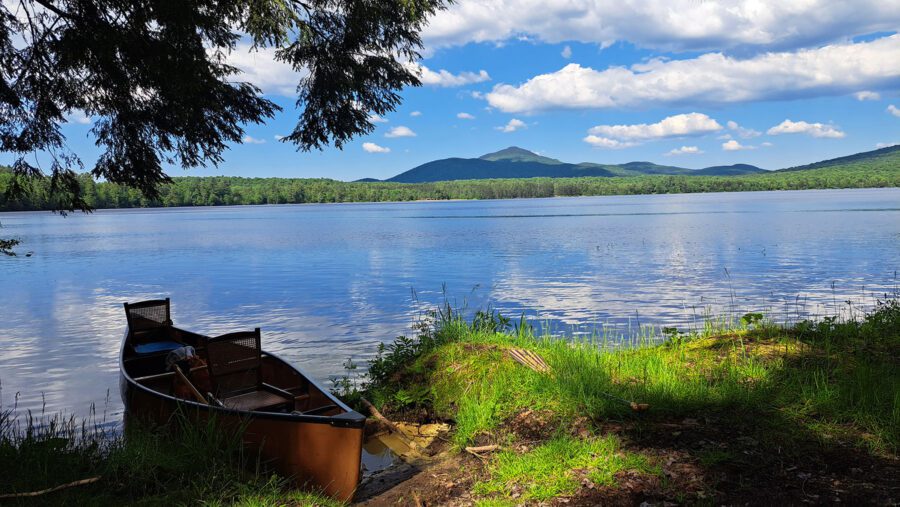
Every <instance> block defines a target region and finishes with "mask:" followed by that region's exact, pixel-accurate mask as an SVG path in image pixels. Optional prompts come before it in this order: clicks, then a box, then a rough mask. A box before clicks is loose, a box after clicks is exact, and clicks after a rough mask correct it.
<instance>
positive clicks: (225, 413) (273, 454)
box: [120, 366, 365, 501]
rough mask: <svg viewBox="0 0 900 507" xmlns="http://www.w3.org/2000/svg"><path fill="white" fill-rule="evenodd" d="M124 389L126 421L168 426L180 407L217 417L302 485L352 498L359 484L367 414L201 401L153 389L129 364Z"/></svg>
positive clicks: (204, 417) (200, 418)
mask: <svg viewBox="0 0 900 507" xmlns="http://www.w3.org/2000/svg"><path fill="white" fill-rule="evenodd" d="M120 391H121V395H122V401H123V403H124V405H125V424H126V425H127V424H128V422H129V421H130V420H141V421H144V422H149V423H151V424H155V425H165V424H167V423H168V422H169V421H170V420H171V419H172V417H173V416H175V414H176V413H178V412H179V411H180V412H181V413H183V414H187V415H188V416H189V417H190V418H191V419H193V420H196V421H197V422H205V421H208V420H209V419H211V418H214V419H215V421H216V425H217V426H220V427H222V428H223V429H238V428H242V427H243V428H244V431H243V440H244V443H245V445H246V446H248V448H251V449H253V450H254V451H257V450H258V452H259V457H260V461H261V462H262V463H263V464H264V465H265V466H266V467H269V468H271V469H274V470H275V471H276V472H277V473H278V474H279V475H281V476H282V477H286V478H290V479H292V480H293V481H294V482H295V483H297V484H298V485H299V486H305V487H308V488H310V489H314V490H317V491H320V492H322V493H324V494H326V495H328V496H331V497H333V498H335V499H338V500H341V501H350V500H352V498H353V494H354V493H355V491H356V488H357V485H358V484H359V479H360V465H361V456H362V444H363V437H364V435H363V433H364V430H363V428H364V425H365V417H363V416H362V415H361V414H359V413H357V412H354V411H352V410H349V409H346V410H347V411H346V412H344V413H341V414H339V415H335V416H296V415H292V414H280V413H261V412H241V411H236V410H229V409H224V408H220V407H215V406H210V405H202V404H199V403H196V402H192V401H187V400H182V399H179V398H175V397H173V396H169V395H166V394H163V393H160V392H157V391H154V390H152V389H149V388H148V387H146V386H144V385H142V384H140V383H138V382H137V381H135V380H134V379H133V378H131V377H130V376H129V375H128V374H127V373H126V371H125V368H124V366H122V368H120ZM328 396H329V397H330V394H328ZM335 401H336V402H337V403H338V404H340V406H341V407H342V408H346V407H344V406H343V404H342V403H340V402H339V401H337V400H335ZM242 425H243V426H242Z"/></svg>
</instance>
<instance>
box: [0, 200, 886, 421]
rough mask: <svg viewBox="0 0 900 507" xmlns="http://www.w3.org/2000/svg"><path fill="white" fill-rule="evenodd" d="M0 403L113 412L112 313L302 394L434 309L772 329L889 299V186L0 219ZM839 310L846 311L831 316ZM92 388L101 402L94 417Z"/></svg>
mask: <svg viewBox="0 0 900 507" xmlns="http://www.w3.org/2000/svg"><path fill="white" fill-rule="evenodd" d="M0 223H2V225H3V229H2V230H0V237H18V238H19V239H21V240H22V245H21V246H20V247H19V249H18V250H19V251H20V253H21V254H24V253H25V252H28V251H33V252H34V254H33V255H32V256H31V257H25V256H24V255H20V256H18V257H15V258H5V257H4V258H0V312H2V317H0V382H2V401H3V404H4V407H6V408H9V407H10V406H11V405H12V404H13V400H14V397H15V395H16V393H17V392H19V393H21V394H20V395H19V397H18V406H19V408H20V409H32V410H40V408H41V407H42V405H45V406H46V409H47V410H48V411H58V410H65V411H67V412H70V413H76V414H83V413H85V412H86V411H87V407H88V406H89V405H90V404H91V403H96V404H97V407H98V412H102V411H103V410H106V411H107V414H108V417H110V418H113V419H114V418H116V417H117V416H118V415H119V414H120V413H121V405H120V401H119V398H118V392H117V378H118V377H117V376H118V371H117V368H118V366H117V357H116V356H117V354H118V346H119V341H120V339H121V337H122V332H123V328H124V325H125V319H124V314H123V311H122V303H123V302H125V301H132V302H133V301H139V300H142V299H150V298H159V297H166V296H168V297H171V298H172V311H173V318H174V321H175V323H176V324H177V325H179V326H181V327H185V328H188V329H192V330H196V331H199V332H203V333H207V334H218V333H222V332H226V331H232V330H238V329H251V328H253V327H257V326H259V327H262V329H263V342H264V346H265V347H266V348H267V349H269V350H272V351H273V352H276V353H279V354H281V355H283V357H285V358H286V359H288V360H290V361H293V362H295V363H296V364H298V365H299V366H300V367H301V368H303V369H305V370H306V371H307V372H309V373H312V374H313V375H314V376H316V377H317V378H319V379H327V378H328V377H329V376H330V375H334V374H339V373H341V372H342V369H341V364H342V363H343V362H344V361H345V360H346V359H347V358H348V357H352V358H354V359H355V360H356V361H357V362H363V361H364V360H365V359H366V358H368V357H371V355H372V354H373V352H374V350H375V347H376V345H377V344H378V343H380V342H386V341H390V340H391V339H393V338H394V337H395V336H397V335H399V334H404V333H407V334H408V333H409V332H410V326H411V325H412V323H413V322H414V321H415V320H416V319H417V318H419V317H421V316H422V315H423V313H424V312H426V311H428V310H430V309H433V308H435V307H436V306H437V305H438V304H440V303H441V302H442V301H443V300H444V298H447V299H448V300H449V301H450V303H451V304H453V305H454V306H458V307H465V308H468V309H469V311H471V310H472V309H478V308H483V307H485V306H487V305H489V304H490V305H492V306H493V307H494V308H495V309H497V310H500V311H501V312H502V313H504V314H506V315H509V316H511V317H513V318H517V317H518V316H519V315H521V314H522V313H524V314H525V315H526V316H527V317H528V318H529V319H532V320H534V321H536V322H538V323H540V324H542V325H543V326H545V327H547V328H549V329H550V330H552V331H553V332H556V333H568V334H581V333H591V332H600V331H599V330H600V329H601V328H605V329H606V330H607V331H606V332H607V334H608V335H609V336H611V337H613V338H614V337H616V336H620V335H625V334H627V333H628V332H629V329H631V330H634V329H635V328H636V327H637V326H638V324H641V325H657V326H662V325H674V326H678V327H680V328H682V329H685V328H690V327H692V326H694V325H697V323H698V321H701V320H702V318H703V315H704V312H705V311H709V312H712V313H713V314H721V313H730V314H734V315H739V314H741V313H742V312H746V311H766V312H768V313H769V314H770V315H772V316H773V318H776V319H779V320H796V319H798V318H805V317H806V316H810V315H812V316H815V315H818V316H822V315H828V314H833V313H835V312H838V311H847V310H848V309H850V308H851V307H852V308H860V307H862V306H864V305H871V304H872V303H873V302H874V301H875V298H877V297H878V296H879V295H881V294H884V293H892V292H894V293H895V292H896V291H897V285H898V278H897V274H896V271H897V270H898V269H900V189H872V190H837V191H802V192H758V193H728V194H689V195H653V196H621V197H595V198H559V199H527V200H524V199H523V200H506V201H475V202H472V201H467V202H416V203H395V204H335V205H287V206H256V207H221V208H177V209H154V210H109V211H97V212H95V213H93V214H91V215H82V214H71V215H69V216H68V217H66V218H63V217H60V216H57V215H53V214H51V213H4V214H0ZM847 301H850V302H851V305H848V304H847ZM108 390H109V392H110V393H111V394H110V399H109V401H108V403H107V402H106V401H105V399H106V396H107V391H108Z"/></svg>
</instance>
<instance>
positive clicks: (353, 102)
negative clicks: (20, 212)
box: [0, 0, 446, 209]
mask: <svg viewBox="0 0 900 507" xmlns="http://www.w3.org/2000/svg"><path fill="white" fill-rule="evenodd" d="M445 3H446V0H305V1H298V0H18V1H15V0H13V1H9V2H3V3H2V4H0V73H2V80H0V151H3V152H11V153H14V154H15V155H16V160H15V162H14V164H13V165H12V180H11V182H9V184H8V185H7V189H6V190H7V192H9V194H8V198H10V199H11V198H13V197H15V196H22V195H24V194H25V193H26V192H27V191H28V189H29V187H30V185H33V184H34V182H35V181H36V180H42V179H44V178H47V179H48V181H46V182H43V183H41V184H40V185H42V186H43V187H45V190H46V191H47V192H49V194H50V195H51V196H52V197H51V198H50V199H49V201H47V202H52V203H53V205H54V206H58V207H59V209H78V208H80V209H88V208H90V206H92V203H91V202H89V201H86V200H84V199H83V198H82V197H83V193H82V192H81V191H80V190H79V187H78V182H79V178H78V172H80V171H82V170H84V166H83V163H82V162H81V160H80V158H79V157H78V155H77V154H75V153H73V152H72V151H71V150H69V149H68V148H67V146H66V139H65V136H64V135H63V134H62V132H61V129H60V125H61V124H63V123H64V122H65V121H66V117H67V115H69V114H71V113H72V112H73V111H82V112H83V113H84V114H87V115H89V116H91V117H92V118H96V121H95V122H94V126H93V128H92V129H91V134H92V135H93V137H94V139H95V141H96V144H97V145H98V147H100V149H101V151H102V153H101V155H100V156H99V158H98V159H97V161H96V163H95V164H94V165H93V167H92V168H89V172H90V173H91V175H92V176H93V177H94V178H100V179H103V180H105V181H108V182H111V183H113V184H119V185H123V186H126V187H130V188H133V189H136V190H138V191H139V192H140V193H141V195H142V198H144V199H148V200H151V201H158V200H159V199H160V198H161V194H160V185H161V184H163V183H171V181H172V180H171V179H170V178H169V177H168V176H166V174H165V173H164V172H163V165H164V164H169V165H180V166H182V167H185V168H190V167H197V166H205V165H210V164H213V165H215V164H218V163H219V162H221V161H222V158H223V152H224V151H225V150H226V149H227V147H228V144H229V143H238V142H241V139H242V137H243V133H244V130H243V126H244V125H245V124H248V123H260V122H263V121H265V120H266V119H267V118H270V117H272V116H273V114H274V113H275V112H276V111H277V110H278V106H277V105H276V104H274V103H273V102H271V101H269V100H267V99H266V98H264V97H262V96H261V95H260V90H259V89H258V88H257V87H256V86H254V85H253V84H252V83H247V82H242V81H241V80H240V79H241V76H240V73H239V72H238V69H236V68H234V67H232V66H230V65H228V64H227V63H226V56H227V55H228V54H229V53H230V52H231V51H233V50H235V48H236V47H237V45H238V43H239V42H240V41H242V40H246V41H248V42H249V43H251V44H252V46H253V48H254V49H259V48H264V47H272V48H275V49H276V51H275V54H276V58H277V59H278V60H280V61H282V62H286V63H288V64H290V65H291V66H292V67H293V68H294V69H295V70H297V71H301V72H302V73H303V75H304V76H305V77H303V78H302V79H301V80H300V81H299V82H298V84H297V96H298V99H297V106H298V108H299V110H300V115H299V118H298V121H297V124H296V127H295V128H294V130H293V131H292V132H291V133H290V135H288V136H287V137H286V138H285V141H286V142H291V143H294V144H295V145H296V146H297V147H298V149H300V150H309V149H313V148H321V147H322V146H324V145H327V144H329V143H334V144H335V145H336V146H338V147H341V146H342V145H343V144H344V143H345V142H347V141H348V140H349V139H350V138H352V137H353V136H356V135H359V134H364V133H368V132H370V131H371V130H372V129H373V128H374V127H373V125H372V123H371V121H370V120H369V115H370V113H376V114H385V113H386V112H388V111H391V110H393V109H394V108H395V107H396V105H397V104H398V102H399V100H400V99H399V95H398V92H399V91H400V90H401V89H402V88H403V87H404V86H407V85H418V84H419V80H418V78H417V75H416V73H415V70H414V66H411V65H409V62H413V61H415V60H416V59H417V58H418V56H419V55H418V53H417V51H418V49H419V48H420V47H421V40H420V38H419V31H420V30H421V29H422V27H423V26H424V24H425V22H426V19H427V17H428V16H429V15H430V14H432V13H433V12H435V10H437V9H440V8H442V7H443V6H444V4H445ZM36 155H38V156H36ZM38 158H43V159H46V160H49V163H48V164H46V165H45V166H41V165H40V164H38V163H37V162H35V161H34V160H36V159H38Z"/></svg>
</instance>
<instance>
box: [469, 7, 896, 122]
mask: <svg viewBox="0 0 900 507" xmlns="http://www.w3.org/2000/svg"><path fill="white" fill-rule="evenodd" d="M701 3H703V4H719V3H722V2H701ZM897 54H900V34H898V35H892V36H889V37H882V38H880V39H876V40H874V41H870V42H859V43H849V42H848V43H842V44H835V45H832V46H825V47H822V48H817V49H809V50H801V51H796V52H783V53H765V54H762V55H758V56H755V57H752V58H746V59H739V58H735V57H733V56H726V55H724V54H722V53H708V54H704V55H701V56H699V57H696V58H689V59H684V60H664V59H654V60H651V61H649V62H646V63H641V64H637V65H632V66H631V67H610V68H608V69H606V70H602V71H598V70H595V69H592V68H590V67H582V66H581V65H579V64H576V63H572V64H569V65H566V66H565V67H563V68H562V69H560V70H558V71H556V72H552V73H549V74H541V75H538V76H535V77H533V78H531V79H529V80H528V81H526V82H525V83H523V84H521V85H518V86H513V85H509V84H498V85H496V86H495V87H494V89H493V90H492V91H491V92H490V93H488V94H486V96H485V97H486V98H487V101H488V103H489V104H490V105H491V106H493V107H495V108H497V109H500V110H501V111H504V112H507V113H532V112H538V111H547V110H557V109H596V108H626V107H636V106H641V107H648V106H683V105H685V104H693V105H702V106H715V105H721V104H730V103H739V102H752V101H759V100H785V99H795V98H811V97H819V96H829V95H843V94H849V93H853V92H854V91H857V90H859V89H861V88H865V89H887V88H897V87H900V58H897Z"/></svg>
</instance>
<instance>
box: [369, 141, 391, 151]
mask: <svg viewBox="0 0 900 507" xmlns="http://www.w3.org/2000/svg"><path fill="white" fill-rule="evenodd" d="M362 149H363V150H365V151H366V152H367V153H390V152H391V149H390V148H385V147H384V146H378V145H377V144H375V143H363V144H362Z"/></svg>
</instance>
